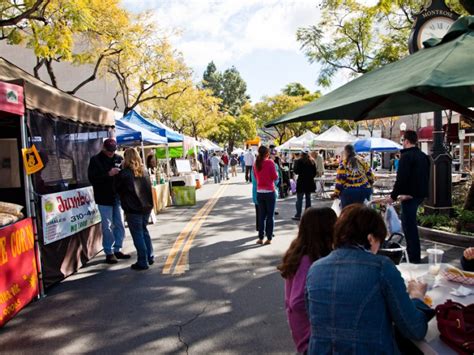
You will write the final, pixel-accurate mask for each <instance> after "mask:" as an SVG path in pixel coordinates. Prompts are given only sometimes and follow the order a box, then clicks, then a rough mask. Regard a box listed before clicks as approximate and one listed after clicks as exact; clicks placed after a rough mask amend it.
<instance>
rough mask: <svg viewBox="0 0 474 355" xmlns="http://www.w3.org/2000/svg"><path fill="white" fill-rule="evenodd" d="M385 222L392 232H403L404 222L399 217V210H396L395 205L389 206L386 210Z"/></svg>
mask: <svg viewBox="0 0 474 355" xmlns="http://www.w3.org/2000/svg"><path fill="white" fill-rule="evenodd" d="M385 224H386V225H387V229H388V232H389V233H390V234H394V233H403V229H402V222H401V221H400V219H399V218H398V214H397V211H395V208H393V206H390V205H389V206H387V211H386V212H385Z"/></svg>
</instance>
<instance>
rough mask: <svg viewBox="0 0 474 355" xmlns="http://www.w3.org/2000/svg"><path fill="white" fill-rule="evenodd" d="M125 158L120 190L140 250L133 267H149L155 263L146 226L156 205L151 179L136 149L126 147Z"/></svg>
mask: <svg viewBox="0 0 474 355" xmlns="http://www.w3.org/2000/svg"><path fill="white" fill-rule="evenodd" d="M124 158H125V159H124V161H123V170H122V171H120V174H119V178H118V179H117V180H118V181H117V191H118V193H119V195H120V201H121V203H122V209H123V210H124V212H125V218H126V220H127V223H128V228H129V229H130V233H131V234H132V238H133V244H134V245H135V248H136V249H137V262H136V263H135V264H133V265H132V269H133V270H146V269H148V265H151V264H153V263H154V256H153V245H152V242H151V238H150V233H148V229H147V224H148V219H149V218H150V212H151V210H152V208H153V196H152V192H151V181H150V176H149V175H148V173H147V171H146V169H145V168H144V166H143V163H142V160H141V158H140V155H138V152H137V151H136V150H135V149H133V148H129V149H127V150H126V151H125V154H124Z"/></svg>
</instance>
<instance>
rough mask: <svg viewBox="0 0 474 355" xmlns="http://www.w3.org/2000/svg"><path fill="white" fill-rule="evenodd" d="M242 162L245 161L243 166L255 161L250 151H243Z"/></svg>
mask: <svg viewBox="0 0 474 355" xmlns="http://www.w3.org/2000/svg"><path fill="white" fill-rule="evenodd" d="M244 162H245V166H253V163H255V156H254V155H253V153H252V152H247V153H245V155H244Z"/></svg>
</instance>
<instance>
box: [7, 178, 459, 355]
mask: <svg viewBox="0 0 474 355" xmlns="http://www.w3.org/2000/svg"><path fill="white" fill-rule="evenodd" d="M224 185H225V186H224V187H221V186H220V185H214V184H212V183H211V184H206V185H205V186H204V187H203V188H202V189H201V190H199V191H198V193H197V196H198V204H197V206H195V207H192V208H184V207H183V208H169V209H167V210H166V211H165V212H163V213H161V214H160V215H159V216H158V223H157V224H155V225H153V226H151V227H150V232H151V235H152V238H153V243H154V247H155V254H156V263H155V264H154V265H153V266H152V267H151V268H150V270H147V271H143V272H137V271H133V270H130V264H131V263H132V262H134V259H132V260H131V261H121V262H120V263H119V264H117V265H113V266H110V265H106V264H104V263H103V259H104V256H103V255H102V254H99V255H98V256H97V257H96V258H95V259H93V260H92V261H91V262H90V263H89V264H88V265H87V267H85V268H83V269H81V270H80V271H79V272H78V273H77V274H76V275H74V276H72V277H70V278H68V279H67V280H65V281H63V282H62V283H60V284H59V285H57V286H55V287H53V288H52V289H50V290H49V292H48V296H47V297H46V298H44V299H42V300H40V301H37V302H34V303H32V304H31V305H30V306H29V307H27V308H26V309H25V310H23V311H22V312H21V313H20V314H19V315H18V316H17V317H16V318H15V319H13V320H12V321H10V322H9V323H8V324H7V325H6V326H5V327H4V328H3V329H0V353H2V354H16V353H26V354H72V353H91V354H92V353H94V354H109V353H110V354H112V353H113V354H117V353H120V354H122V353H127V354H128V353H130V354H133V353H135V354H138V353H152V354H185V353H189V354H294V353H295V350H294V347H293V343H292V340H291V337H290V334H289V330H288V326H287V322H286V317H285V312H284V293H283V280H282V279H281V277H280V276H279V274H278V273H277V271H276V266H277V265H278V263H279V261H280V259H281V257H282V254H283V253H284V252H285V250H286V249H287V247H288V245H289V243H290V242H291V240H292V239H293V238H294V237H295V235H296V230H297V224H296V222H293V221H291V217H292V216H293V215H294V202H295V199H294V197H290V198H287V199H285V200H280V201H279V202H278V207H277V208H278V211H279V212H280V214H279V216H277V220H276V230H275V235H276V237H275V239H274V241H273V244H272V245H270V246H257V245H256V244H255V241H256V232H255V212H254V206H253V204H252V200H251V185H249V184H246V183H245V182H243V176H242V174H240V175H239V177H238V178H234V179H233V180H231V181H230V182H229V183H228V184H227V183H226V184H224ZM318 203H319V204H322V203H324V204H325V205H328V203H327V202H316V204H318ZM190 221H191V223H189V222H190ZM199 227H200V228H199ZM177 240H178V241H177ZM447 249H451V248H447ZM125 251H126V252H131V253H132V254H133V258H135V253H134V248H133V245H132V243H131V238H130V237H129V236H127V242H126V244H125ZM449 255H451V256H452V258H453V259H455V258H457V257H458V255H460V251H459V250H457V249H455V248H454V249H451V251H450V254H449ZM166 265H167V267H165V266H166ZM163 272H165V273H163Z"/></svg>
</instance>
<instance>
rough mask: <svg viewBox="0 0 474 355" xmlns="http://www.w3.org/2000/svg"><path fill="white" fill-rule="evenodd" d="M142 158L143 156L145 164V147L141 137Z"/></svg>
mask: <svg viewBox="0 0 474 355" xmlns="http://www.w3.org/2000/svg"><path fill="white" fill-rule="evenodd" d="M142 158H143V164H146V157H145V147H144V145H143V139H142Z"/></svg>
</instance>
